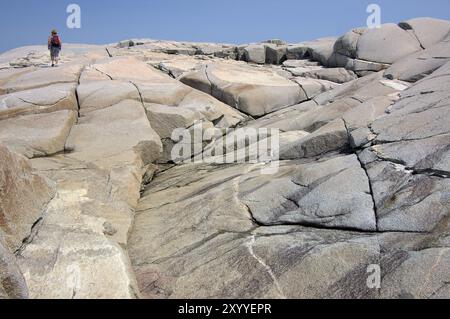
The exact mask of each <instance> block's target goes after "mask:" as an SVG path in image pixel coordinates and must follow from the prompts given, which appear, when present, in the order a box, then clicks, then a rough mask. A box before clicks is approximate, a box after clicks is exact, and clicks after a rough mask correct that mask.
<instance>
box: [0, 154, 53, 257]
mask: <svg viewBox="0 0 450 319" xmlns="http://www.w3.org/2000/svg"><path fill="white" fill-rule="evenodd" d="M54 195H55V190H54V185H53V184H52V183H51V182H49V181H48V180H47V179H45V178H44V177H42V176H40V175H38V174H36V173H35V172H33V170H32V169H31V167H30V165H29V164H28V162H27V160H26V159H25V158H24V157H22V156H20V155H17V154H15V153H12V152H11V151H10V150H9V149H8V148H6V147H5V146H3V145H0V235H1V236H3V237H4V238H5V243H6V247H7V248H8V249H9V250H10V251H12V252H14V251H16V250H18V249H19V248H20V247H21V246H22V243H23V242H24V241H26V240H27V239H29V237H30V236H31V234H32V230H33V227H34V226H35V224H36V223H38V222H39V220H40V219H41V218H42V216H43V214H44V212H45V210H46V207H47V204H48V203H49V202H50V200H51V199H52V198H53V196H54Z"/></svg>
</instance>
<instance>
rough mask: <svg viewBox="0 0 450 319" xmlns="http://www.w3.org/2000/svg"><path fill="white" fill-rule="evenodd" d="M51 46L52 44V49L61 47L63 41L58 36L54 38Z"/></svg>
mask: <svg viewBox="0 0 450 319" xmlns="http://www.w3.org/2000/svg"><path fill="white" fill-rule="evenodd" d="M51 44H52V47H60V46H61V40H60V39H59V36H57V35H54V36H52V40H51Z"/></svg>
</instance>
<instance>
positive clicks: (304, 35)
mask: <svg viewBox="0 0 450 319" xmlns="http://www.w3.org/2000/svg"><path fill="white" fill-rule="evenodd" d="M70 3H76V4H78V5H80V7H81V10H82V12H81V13H82V16H81V17H82V28H81V29H68V28H67V27H66V19H67V16H68V14H67V13H66V7H67V5H68V4H70ZM370 3H377V4H379V5H380V6H381V9H382V23H387V22H399V21H401V20H405V19H409V18H412V17H418V16H429V17H436V18H441V19H447V20H450V1H449V0H426V1H424V0H395V1H393V0H368V1H366V0H339V1H336V0H306V1H305V0H283V1H278V0H270V1H268V0H220V1H216V0H128V1H125V0H71V1H66V0H1V2H0V39H1V41H0V52H3V51H5V50H8V49H11V48H15V47H18V46H23V45H31V44H40V43H46V41H47V36H48V33H49V31H50V30H51V29H52V28H53V27H56V28H57V29H58V30H59V31H60V34H61V36H62V39H63V41H65V42H78V43H111V42H117V41H119V40H123V39H127V38H132V37H142V38H154V39H167V40H184V41H211V42H228V43H247V42H255V41H261V40H265V39H269V38H281V39H284V40H287V41H289V42H300V41H304V40H312V39H316V38H319V37H324V36H332V35H341V34H343V33H345V32H346V31H348V30H350V29H351V28H353V27H357V26H363V25H365V23H366V19H367V16H368V14H367V13H366V7H367V5H368V4H370Z"/></svg>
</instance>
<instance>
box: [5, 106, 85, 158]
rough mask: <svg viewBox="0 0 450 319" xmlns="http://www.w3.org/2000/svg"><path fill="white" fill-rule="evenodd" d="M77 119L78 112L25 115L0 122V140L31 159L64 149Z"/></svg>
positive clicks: (64, 111) (65, 111)
mask: <svg viewBox="0 0 450 319" xmlns="http://www.w3.org/2000/svg"><path fill="white" fill-rule="evenodd" d="M76 121H77V114H76V113H75V112H74V111H68V110H63V111H58V112H53V113H50V114H35V115H25V116H20V117H16V118H12V119H7V120H3V121H0V143H4V144H6V145H8V147H9V148H10V149H11V150H13V151H15V152H17V153H20V154H22V155H24V156H26V157H28V158H33V157H38V156H49V155H53V154H56V153H59V152H63V151H64V146H65V144H66V139H67V137H68V136H69V133H70V130H71V129H72V126H73V125H74V124H75V122H76Z"/></svg>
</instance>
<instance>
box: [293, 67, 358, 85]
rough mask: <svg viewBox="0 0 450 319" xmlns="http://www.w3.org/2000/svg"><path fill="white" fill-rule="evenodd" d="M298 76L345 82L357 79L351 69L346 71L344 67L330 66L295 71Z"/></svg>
mask: <svg viewBox="0 0 450 319" xmlns="http://www.w3.org/2000/svg"><path fill="white" fill-rule="evenodd" d="M297 75H298V76H302V77H307V78H312V79H319V80H326V81H331V82H335V83H345V82H350V81H352V80H355V79H357V76H356V75H355V73H353V72H352V71H347V70H346V69H344V68H330V69H318V70H312V71H305V72H303V73H300V72H299V73H297Z"/></svg>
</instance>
